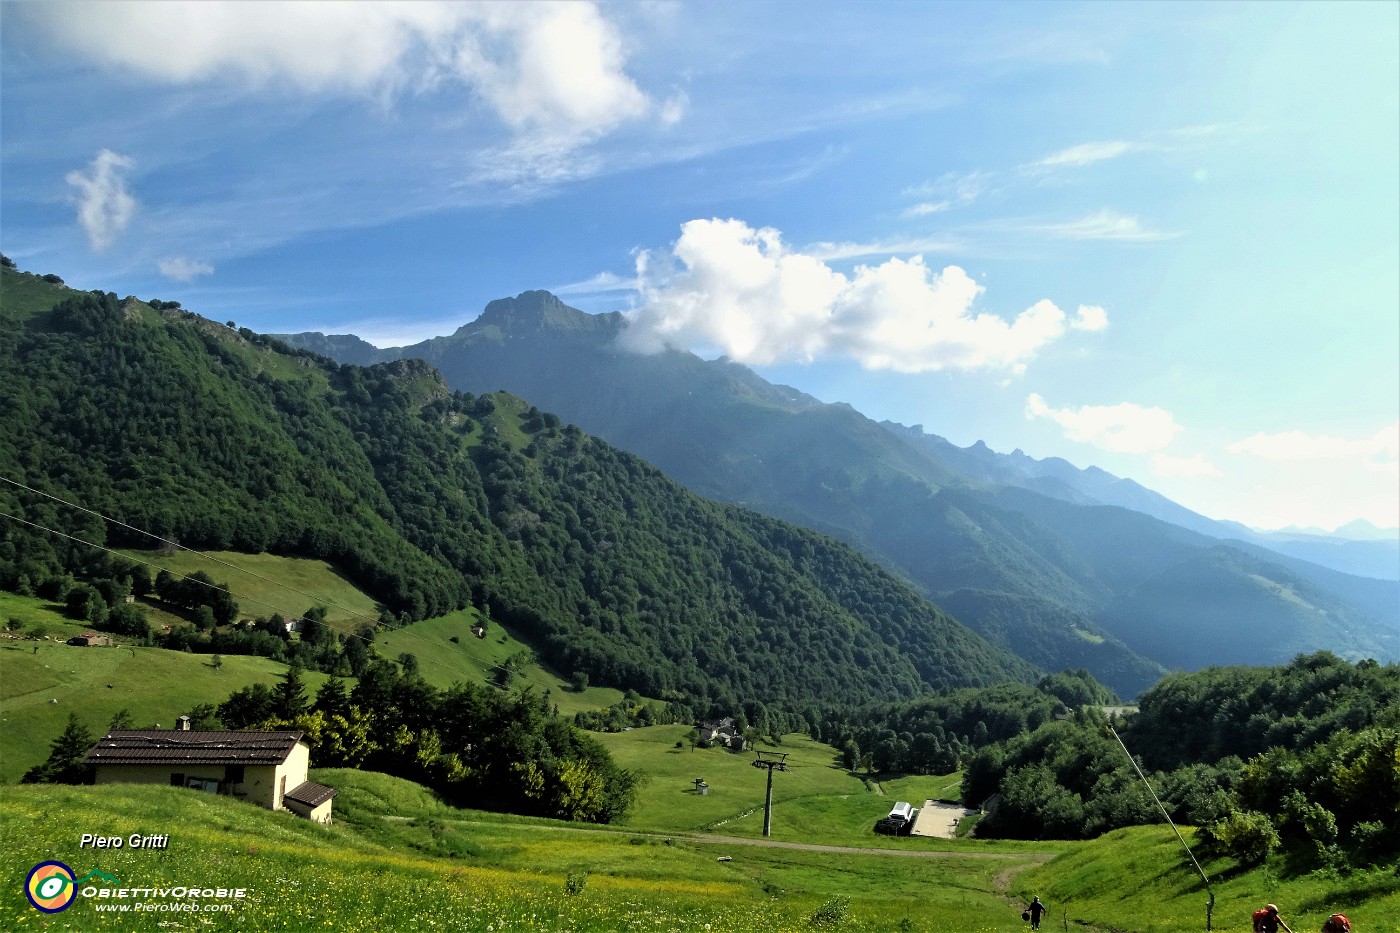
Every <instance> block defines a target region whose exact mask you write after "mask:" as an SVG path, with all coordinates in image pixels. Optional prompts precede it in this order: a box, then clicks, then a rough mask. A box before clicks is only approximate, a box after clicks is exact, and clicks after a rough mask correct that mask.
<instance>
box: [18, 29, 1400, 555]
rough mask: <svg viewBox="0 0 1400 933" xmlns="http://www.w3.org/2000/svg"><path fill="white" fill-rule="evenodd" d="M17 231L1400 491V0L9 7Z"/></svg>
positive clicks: (318, 293)
mask: <svg viewBox="0 0 1400 933" xmlns="http://www.w3.org/2000/svg"><path fill="white" fill-rule="evenodd" d="M0 26H3V49H0V51H3V62H0V68H3V74H2V75H0V77H3V84H2V85H0V95H3V99H0V104H3V110H0V160H2V163H0V168H3V176H0V184H2V186H0V212H3V213H0V219H2V220H3V242H2V243H0V247H3V249H4V251H5V253H6V254H7V255H9V256H10V257H11V258H13V259H15V260H16V261H17V263H18V264H19V265H20V266H21V268H25V269H29V270H32V271H37V272H56V273H58V274H60V275H62V276H63V277H64V278H65V279H66V280H67V281H68V282H69V283H70V284H73V285H75V286H78V287H82V288H103V289H108V290H112V291H116V292H118V293H119V294H136V295H139V296H141V297H145V298H153V297H159V298H165V299H172V298H174V299H178V300H180V301H181V302H183V304H184V305H185V306H186V307H188V308H191V309H192V310H195V311H198V312H199V313H202V314H205V315H207V316H209V317H212V318H216V319H219V320H234V321H236V322H237V323H238V324H239V325H240V326H247V327H251V328H253V329H255V330H258V331H264V332H289V331H300V330H322V331H327V332H333V333H357V334H360V335H361V336H364V337H366V338H367V339H370V340H372V341H373V342H375V343H378V344H380V345H384V346H387V345H401V344H404V343H408V342H414V341H417V340H420V339H422V338H424V337H428V336H432V335H436V334H442V333H448V332H450V331H452V330H453V329H455V328H456V327H457V326H458V325H460V324H462V323H465V322H466V321H468V320H470V319H471V318H473V317H475V316H476V315H477V314H478V313H479V312H480V310H481V308H482V307H483V306H484V305H485V303H486V302H487V301H490V300H491V299H493V298H497V297H501V296H504V295H513V294H517V293H519V292H521V291H524V290H526V289H532V288H549V289H552V290H554V291H556V292H558V293H560V294H561V295H562V296H563V297H565V298H566V299H567V300H568V301H569V302H570V303H572V304H574V305H575V306H577V307H580V308H582V309H584V310H587V311H607V310H627V311H628V312H629V313H631V314H632V315H633V326H632V327H631V328H630V329H629V331H630V333H631V340H630V343H631V344H632V346H633V348H634V349H636V350H637V351H638V352H644V351H646V350H648V349H650V348H653V347H656V346H660V345H663V344H664V343H672V344H676V345H681V346H686V347H689V348H691V349H694V350H696V351H697V352H701V353H704V354H706V355H716V354H719V353H727V354H728V355H730V356H732V357H734V358H735V359H739V360H742V361H744V362H747V363H749V364H750V365H752V366H754V368H755V369H757V370H758V371H759V372H761V373H762V374H763V375H764V376H766V377H768V378H770V379H773V380H775V381H779V382H785V383H788V384H790V385H794V386H797V387H798V388H801V389H803V390H804V391H807V392H809V393H811V394H813V395H815V396H817V397H818V398H821V399H824V400H827V401H845V402H849V403H851V404H853V405H855V406H856V407H857V408H858V409H860V410H861V411H863V412H865V413H866V414H868V415H870V416H871V417H874V418H877V419H883V418H889V419H893V420H897V421H901V422H904V423H910V424H912V423H920V424H923V425H924V426H925V428H926V429H927V430H928V431H930V432H933V433H938V434H942V435H943V436H945V437H948V438H949V439H950V440H952V441H954V442H955V443H958V444H961V445H967V444H971V443H972V442H974V441H976V440H979V439H980V440H985V441H986V442H987V443H988V444H989V445H990V446H992V447H993V448H994V449H998V450H1003V451H1009V450H1011V449H1013V448H1021V449H1023V450H1025V451H1026V452H1027V453H1029V454H1031V455H1032V456H1036V457H1046V456H1061V457H1064V458H1066V459H1068V460H1070V461H1071V462H1073V463H1075V464H1077V465H1080V466H1087V465H1090V464H1093V465H1097V466H1101V467H1103V468H1105V469H1108V470H1110V471H1112V472H1114V473H1117V474H1119V475H1124V476H1130V477H1132V478H1134V479H1136V480H1138V481H1139V482H1142V483H1143V484H1145V485H1147V486H1149V487H1151V488H1154V489H1157V490H1159V491H1161V492H1163V493H1164V494H1166V495H1168V496H1170V497H1172V498H1174V499H1176V500H1177V501H1179V502H1181V503H1183V504H1185V505H1187V506H1189V507H1191V508H1194V509H1196V510H1198V511H1200V512H1203V513H1204V514H1207V515H1210V516H1212V517H1216V518H1228V519H1234V520H1238V521H1242V522H1245V523H1248V524H1251V525H1254V526H1256V527H1265V528H1274V527H1283V526H1290V525H1296V526H1313V527H1325V528H1333V527H1336V526H1339V525H1342V524H1344V523H1346V522H1349V521H1352V520H1355V519H1366V520H1368V521H1370V522H1372V523H1374V524H1377V525H1380V526H1383V527H1395V526H1397V525H1400V492H1397V490H1400V472H1397V443H1400V440H1398V439H1397V437H1398V435H1400V97H1398V94H1400V90H1398V89H1400V60H1398V59H1400V5H1397V4H1393V3H1358V4H1345V3H1329V4H1318V3H1306V4H1285V3H1253V4H1240V3H1229V4H1206V3H1198V4H1187V3H1169V4H1152V3H1119V4H1104V3H1095V4H1056V3H1010V4H994V3H977V4H959V3H931V4H916V3H896V4H879V3H861V4H821V3H803V4H796V3H743V4H740V3H722V2H706V3H655V2H647V3H631V4H626V3H612V4H602V5H593V4H588V3H568V4H555V3H546V2H539V3H530V4H491V3H481V4H470V5H460V4H439V3H428V2H419V3H389V4H375V3H352V4H339V3H329V2H322V3H312V4H297V3H274V4H260V3H252V2H240V3H233V4H223V3H219V2H203V3H164V2H162V3H117V2H112V3H103V4H67V3H62V2H51V3H42V4H41V3H16V2H9V3H4V4H0Z"/></svg>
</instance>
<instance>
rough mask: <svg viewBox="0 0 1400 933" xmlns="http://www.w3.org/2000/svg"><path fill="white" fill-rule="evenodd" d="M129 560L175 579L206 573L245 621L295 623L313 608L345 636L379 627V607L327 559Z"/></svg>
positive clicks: (152, 556)
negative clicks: (225, 589)
mask: <svg viewBox="0 0 1400 933" xmlns="http://www.w3.org/2000/svg"><path fill="white" fill-rule="evenodd" d="M122 553H123V554H125V555H126V556H128V557H131V558H134V559H137V560H140V561H141V562H142V563H145V564H148V565H150V566H151V568H152V569H151V575H152V576H155V574H156V571H157V570H169V571H170V572H171V573H173V574H175V575H176V576H186V575H188V574H191V573H194V572H195V571H203V572H204V573H206V574H208V575H209V576H210V577H212V578H214V580H215V581H217V582H219V583H227V584H228V588H229V592H230V593H232V594H233V598H234V599H235V600H237V601H238V605H239V608H240V609H241V610H242V613H241V614H242V616H243V618H253V617H254V616H271V615H273V614H274V613H278V614H280V615H281V616H282V617H283V618H287V619H295V618H297V617H298V616H300V615H301V614H302V613H304V612H306V610H308V609H310V608H312V607H313V606H325V607H326V610H327V612H326V621H327V622H329V623H330V624H331V625H332V626H334V627H335V628H337V629H339V630H340V631H342V632H353V631H354V630H355V628H356V626H359V625H362V624H364V623H369V624H371V625H372V624H374V622H375V620H376V619H378V617H379V606H378V604H377V603H376V602H375V601H374V599H372V598H371V597H370V596H369V595H368V594H366V593H365V592H363V591H362V590H361V589H360V588H359V587H357V586H356V585H355V584H354V583H353V582H352V581H350V580H348V579H346V577H345V575H344V574H343V573H341V572H340V571H338V570H336V568H334V567H332V566H331V565H330V564H328V563H326V562H325V561H323V560H315V559H311V558H300V557H288V556H283V555H277V554H266V553H264V554H241V553H236V552H232V551H206V552H200V553H195V552H193V551H176V552H175V553H174V554H170V555H166V554H162V553H161V552H159V551H131V550H128V551H123V552H122Z"/></svg>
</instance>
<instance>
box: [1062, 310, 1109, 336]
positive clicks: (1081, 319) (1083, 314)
mask: <svg viewBox="0 0 1400 933" xmlns="http://www.w3.org/2000/svg"><path fill="white" fill-rule="evenodd" d="M1069 326H1070V327H1073V328H1074V329H1075V330H1087V331H1096V330H1103V329H1104V328H1105V327H1107V326H1108V312H1107V311H1105V310H1104V309H1103V308H1100V307H1099V306H1098V305H1080V306H1079V312H1078V314H1076V315H1075V318H1074V320H1073V321H1070V324H1069Z"/></svg>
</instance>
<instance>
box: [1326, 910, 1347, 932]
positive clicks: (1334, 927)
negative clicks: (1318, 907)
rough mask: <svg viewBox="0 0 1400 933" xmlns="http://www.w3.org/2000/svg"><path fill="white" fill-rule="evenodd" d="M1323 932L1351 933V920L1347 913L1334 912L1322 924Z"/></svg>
mask: <svg viewBox="0 0 1400 933" xmlns="http://www.w3.org/2000/svg"><path fill="white" fill-rule="evenodd" d="M1322 933H1351V921H1350V920H1348V919H1347V915H1346V914H1333V915H1332V916H1330V917H1328V918H1327V922H1326V923H1324V924H1323V925H1322Z"/></svg>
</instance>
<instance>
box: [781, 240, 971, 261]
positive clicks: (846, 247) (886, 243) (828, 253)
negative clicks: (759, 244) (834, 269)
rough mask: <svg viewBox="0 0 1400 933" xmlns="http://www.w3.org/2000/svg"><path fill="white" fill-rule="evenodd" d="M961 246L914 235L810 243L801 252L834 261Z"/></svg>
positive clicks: (952, 241) (951, 249) (934, 251)
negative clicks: (869, 239) (896, 237)
mask: <svg viewBox="0 0 1400 933" xmlns="http://www.w3.org/2000/svg"><path fill="white" fill-rule="evenodd" d="M961 248H962V246H961V244H959V243H957V242H956V241H955V240H951V239H946V238H942V237H914V238H912V239H903V240H875V241H873V242H870V243H851V242H845V243H832V242H827V241H823V242H820V243H812V244H810V245H809V246H807V247H805V248H804V249H803V250H802V252H803V253H805V254H806V255H808V256H811V257H812V258H814V259H820V260H823V261H825V262H834V261H839V260H842V259H863V258H865V257H866V256H914V255H917V254H920V253H952V252H957V251H958V250H960V249H961Z"/></svg>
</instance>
